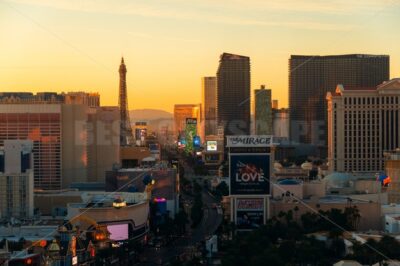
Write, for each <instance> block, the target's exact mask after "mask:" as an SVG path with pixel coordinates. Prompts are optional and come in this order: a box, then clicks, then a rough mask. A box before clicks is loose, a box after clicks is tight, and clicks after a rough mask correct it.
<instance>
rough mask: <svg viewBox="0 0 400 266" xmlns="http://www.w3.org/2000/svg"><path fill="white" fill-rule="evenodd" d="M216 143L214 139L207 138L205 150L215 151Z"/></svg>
mask: <svg viewBox="0 0 400 266" xmlns="http://www.w3.org/2000/svg"><path fill="white" fill-rule="evenodd" d="M217 149H218V143H217V141H216V140H208V141H207V151H217Z"/></svg>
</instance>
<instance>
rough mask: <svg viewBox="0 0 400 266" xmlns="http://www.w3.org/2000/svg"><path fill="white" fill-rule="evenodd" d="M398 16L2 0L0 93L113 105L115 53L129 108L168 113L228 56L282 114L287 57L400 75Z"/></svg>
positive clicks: (291, 0) (284, 5)
mask: <svg viewBox="0 0 400 266" xmlns="http://www.w3.org/2000/svg"><path fill="white" fill-rule="evenodd" d="M399 11H400V4H399V3H390V4H389V3H381V1H377V0H366V1H362V2H360V3H348V1H345V0H334V1H330V2H329V3H327V2H325V1H311V0H298V1H295V0H286V1H269V0H247V1H245V0H221V1H218V2H216V1H211V0H192V1H184V0H168V1H166V0H153V1H149V0H135V1H129V0H116V1H113V2H110V1H107V0H97V1H84V2H82V1H79V0H57V1H51V0H3V1H0V34H1V36H2V37H3V36H4V41H3V39H2V49H1V50H0V62H1V63H0V90H1V91H11V92H12V91H14V92H16V91H29V92H39V91H54V92H62V91H64V92H68V91H87V92H99V93H100V97H101V104H102V105H117V104H118V84H119V80H118V79H119V75H118V67H119V63H120V59H121V56H122V55H123V56H124V58H125V63H126V66H127V69H128V73H127V88H128V96H129V99H128V102H129V107H130V109H161V110H165V111H169V112H172V110H173V105H174V104H184V103H193V104H196V103H200V102H201V98H200V94H201V78H202V77H204V76H215V74H216V71H217V67H218V61H219V55H220V54H222V53H223V52H230V53H235V54H241V55H246V56H249V57H250V59H251V65H252V66H251V71H252V80H251V90H252V91H253V90H254V89H258V88H259V86H260V85H261V84H266V87H267V88H270V89H272V93H273V99H278V100H279V105H280V107H286V106H287V103H288V95H287V90H288V85H287V84H288V59H289V58H290V55H292V54H305V55H331V54H354V53H363V54H364V53H365V54H388V55H390V61H391V66H390V67H391V78H394V77H399V76H400V75H399V72H400V50H399V49H398V43H399V41H400V37H399V36H397V34H395V33H396V32H397V25H399V22H400V17H399V16H398V13H399ZM396 75H397V76H396ZM252 93H253V92H252Z"/></svg>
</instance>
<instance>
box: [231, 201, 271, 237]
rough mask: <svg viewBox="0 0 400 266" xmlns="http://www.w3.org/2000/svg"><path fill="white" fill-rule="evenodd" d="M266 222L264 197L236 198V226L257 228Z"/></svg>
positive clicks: (247, 228)
mask: <svg viewBox="0 0 400 266" xmlns="http://www.w3.org/2000/svg"><path fill="white" fill-rule="evenodd" d="M262 224H264V199H262V198H254V199H251V198H249V199H242V198H238V199H236V228H237V229H242V230H243V229H244V230H249V229H255V228H258V227H260V226H261V225H262Z"/></svg>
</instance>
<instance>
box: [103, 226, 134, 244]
mask: <svg viewBox="0 0 400 266" xmlns="http://www.w3.org/2000/svg"><path fill="white" fill-rule="evenodd" d="M107 230H108V232H110V239H111V240H114V241H122V240H127V239H128V238H129V227H128V224H112V225H107Z"/></svg>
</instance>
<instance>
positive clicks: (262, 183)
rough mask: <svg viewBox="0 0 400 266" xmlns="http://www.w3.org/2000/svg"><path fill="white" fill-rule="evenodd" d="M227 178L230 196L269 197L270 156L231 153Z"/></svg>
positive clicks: (264, 154)
mask: <svg viewBox="0 0 400 266" xmlns="http://www.w3.org/2000/svg"><path fill="white" fill-rule="evenodd" d="M229 176H230V194H231V195H269V194H270V155H269V154H266V153H254V154H251V153H236V154H235V153H231V154H230V155H229Z"/></svg>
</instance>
